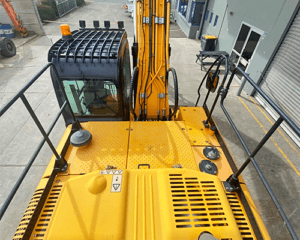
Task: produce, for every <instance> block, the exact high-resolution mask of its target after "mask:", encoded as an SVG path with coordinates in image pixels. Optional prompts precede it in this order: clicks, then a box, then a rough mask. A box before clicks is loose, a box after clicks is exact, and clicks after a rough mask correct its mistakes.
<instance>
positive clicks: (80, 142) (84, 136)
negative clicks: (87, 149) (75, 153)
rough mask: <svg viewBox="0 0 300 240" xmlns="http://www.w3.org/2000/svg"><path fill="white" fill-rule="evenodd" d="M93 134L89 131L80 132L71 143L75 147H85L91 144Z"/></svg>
mask: <svg viewBox="0 0 300 240" xmlns="http://www.w3.org/2000/svg"><path fill="white" fill-rule="evenodd" d="M91 140H92V134H91V133H90V132H89V131H87V130H79V131H77V132H75V133H73V135H72V136H71V139H70V143H71V145H72V146H74V147H83V146H86V145H88V144H89V143H90V141H91Z"/></svg>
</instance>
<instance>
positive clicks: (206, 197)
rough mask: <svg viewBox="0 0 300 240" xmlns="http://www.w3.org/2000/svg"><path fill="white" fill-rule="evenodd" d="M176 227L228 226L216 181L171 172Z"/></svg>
mask: <svg viewBox="0 0 300 240" xmlns="http://www.w3.org/2000/svg"><path fill="white" fill-rule="evenodd" d="M169 180H170V186H171V193H172V201H173V210H174V214H175V223H176V228H191V227H196V228H198V227H219V226H228V223H227V221H226V217H225V213H224V211H223V207H222V203H221V201H220V198H219V196H218V193H217V189H216V187H215V183H214V181H199V179H198V178H197V177H183V176H182V174H169Z"/></svg>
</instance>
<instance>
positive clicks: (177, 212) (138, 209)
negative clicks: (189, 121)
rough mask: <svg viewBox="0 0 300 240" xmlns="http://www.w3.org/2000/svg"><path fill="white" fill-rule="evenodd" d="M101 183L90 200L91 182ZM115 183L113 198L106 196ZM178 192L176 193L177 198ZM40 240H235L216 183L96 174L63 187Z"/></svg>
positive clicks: (161, 175)
mask: <svg viewBox="0 0 300 240" xmlns="http://www.w3.org/2000/svg"><path fill="white" fill-rule="evenodd" d="M99 174H100V175H101V176H100V177H103V178H105V179H106V180H107V185H106V187H105V189H104V190H103V191H102V192H100V193H98V194H93V193H91V192H89V190H88V187H87V186H88V184H89V182H90V181H91V180H93V179H94V178H97V177H99ZM116 177H118V178H119V180H120V179H121V180H120V184H121V189H120V191H119V192H112V188H113V185H112V184H113V180H112V179H114V178H116ZM179 191H180V192H179ZM53 215H54V217H52V219H51V222H49V227H48V231H47V233H46V236H45V239H51V240H52V239H89V240H92V239H101V240H102V239H103V240H105V239H128V240H134V239H157V240H160V239H161V240H163V239H164V240H169V239H173V240H177V239H178V240H182V239H191V240H192V239H193V240H194V239H197V237H198V236H199V234H200V233H201V232H203V231H209V232H211V233H212V234H213V235H214V236H215V237H217V238H219V239H221V238H223V239H224V238H231V239H232V240H235V239H241V235H240V233H239V229H238V226H237V224H236V221H235V219H234V216H233V214H232V212H231V208H230V205H229V202H228V200H227V197H226V194H225V192H224V189H223V186H222V183H221V182H220V180H219V179H218V177H216V176H211V175H208V174H205V173H200V172H197V171H192V170H188V169H157V170H145V169H140V170H123V171H122V173H120V172H115V174H107V171H100V172H99V171H96V172H93V173H90V174H86V175H84V176H77V177H75V176H73V177H71V178H70V179H69V180H66V182H65V183H64V185H63V187H62V189H61V194H60V197H59V198H58V202H57V206H56V208H55V210H54V212H53Z"/></svg>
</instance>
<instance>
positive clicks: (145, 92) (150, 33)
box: [142, 1, 153, 120]
mask: <svg viewBox="0 0 300 240" xmlns="http://www.w3.org/2000/svg"><path fill="white" fill-rule="evenodd" d="M152 17H153V16H152V5H151V1H149V65H148V76H147V80H146V83H145V90H144V94H145V95H144V102H143V103H144V104H143V105H144V109H142V111H143V112H142V116H144V117H143V119H144V120H146V118H147V116H146V99H147V98H148V96H146V95H147V85H148V80H149V76H150V72H151V61H152ZM150 94H151V93H150ZM150 94H149V96H150Z"/></svg>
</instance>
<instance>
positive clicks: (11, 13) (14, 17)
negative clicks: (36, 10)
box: [0, 0, 28, 37]
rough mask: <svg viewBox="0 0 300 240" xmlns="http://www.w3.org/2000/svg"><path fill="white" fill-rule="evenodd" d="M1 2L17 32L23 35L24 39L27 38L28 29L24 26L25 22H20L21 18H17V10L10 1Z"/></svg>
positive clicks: (1, 0)
mask: <svg viewBox="0 0 300 240" xmlns="http://www.w3.org/2000/svg"><path fill="white" fill-rule="evenodd" d="M0 2H1V3H2V6H3V7H4V9H5V11H6V13H7V15H8V16H9V18H10V19H11V21H12V23H13V24H14V26H15V28H16V29H17V31H18V32H19V33H20V34H21V36H22V37H27V36H28V32H27V30H26V28H25V27H24V26H23V22H22V20H20V17H19V16H17V13H16V12H15V9H14V7H13V6H12V4H11V2H10V0H0Z"/></svg>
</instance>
